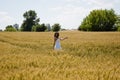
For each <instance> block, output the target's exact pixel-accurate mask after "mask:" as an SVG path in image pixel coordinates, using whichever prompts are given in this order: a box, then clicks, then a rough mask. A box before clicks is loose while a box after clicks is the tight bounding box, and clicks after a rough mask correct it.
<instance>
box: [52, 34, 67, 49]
mask: <svg viewBox="0 0 120 80" xmlns="http://www.w3.org/2000/svg"><path fill="white" fill-rule="evenodd" d="M64 39H67V37H65V38H59V33H58V32H55V34H54V44H53V48H54V50H60V49H61V45H60V40H64Z"/></svg>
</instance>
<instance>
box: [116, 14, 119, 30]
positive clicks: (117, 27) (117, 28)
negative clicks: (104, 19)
mask: <svg viewBox="0 0 120 80" xmlns="http://www.w3.org/2000/svg"><path fill="white" fill-rule="evenodd" d="M115 29H116V30H118V31H120V15H117V21H116V23H115Z"/></svg>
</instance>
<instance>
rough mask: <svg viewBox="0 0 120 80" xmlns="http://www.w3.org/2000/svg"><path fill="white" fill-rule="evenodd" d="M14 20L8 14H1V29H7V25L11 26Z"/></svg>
mask: <svg viewBox="0 0 120 80" xmlns="http://www.w3.org/2000/svg"><path fill="white" fill-rule="evenodd" d="M13 21H14V19H13V18H12V17H10V16H9V14H8V13H7V12H0V29H5V27H6V26H7V25H11V24H12V23H13Z"/></svg>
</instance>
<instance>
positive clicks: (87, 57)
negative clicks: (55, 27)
mask: <svg viewBox="0 0 120 80" xmlns="http://www.w3.org/2000/svg"><path fill="white" fill-rule="evenodd" d="M53 34H54V33H53V32H0V80H120V33H119V32H78V31H63V32H62V31H61V32H60V37H65V36H67V37H68V39H67V40H64V41H61V45H62V50H60V51H54V50H53V49H52V48H53Z"/></svg>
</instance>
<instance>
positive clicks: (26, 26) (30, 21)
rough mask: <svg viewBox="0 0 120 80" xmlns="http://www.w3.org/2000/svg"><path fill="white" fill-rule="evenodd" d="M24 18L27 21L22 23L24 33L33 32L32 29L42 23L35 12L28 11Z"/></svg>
mask: <svg viewBox="0 0 120 80" xmlns="http://www.w3.org/2000/svg"><path fill="white" fill-rule="evenodd" d="M23 17H24V18H25V20H24V21H23V23H22V26H21V30H22V31H31V30H32V27H33V26H34V25H37V24H38V22H39V21H40V20H39V18H37V13H36V12H35V11H33V10H29V11H26V12H25V13H24V14H23Z"/></svg>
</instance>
